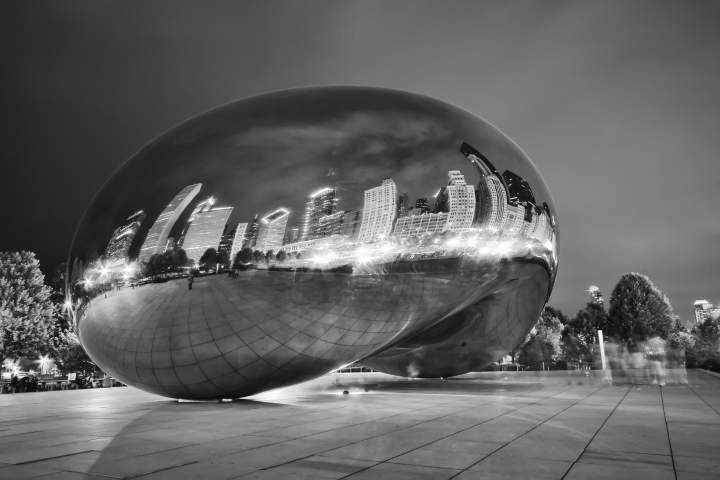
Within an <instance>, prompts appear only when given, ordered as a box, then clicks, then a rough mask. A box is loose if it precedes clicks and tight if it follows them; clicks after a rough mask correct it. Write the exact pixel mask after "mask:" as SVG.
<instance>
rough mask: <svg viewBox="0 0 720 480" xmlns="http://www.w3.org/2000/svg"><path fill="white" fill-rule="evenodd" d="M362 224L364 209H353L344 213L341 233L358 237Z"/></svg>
mask: <svg viewBox="0 0 720 480" xmlns="http://www.w3.org/2000/svg"><path fill="white" fill-rule="evenodd" d="M361 224H362V210H351V211H349V212H345V213H344V214H343V223H342V232H341V235H346V236H347V237H348V239H350V240H355V239H357V236H358V234H359V233H360V225H361Z"/></svg>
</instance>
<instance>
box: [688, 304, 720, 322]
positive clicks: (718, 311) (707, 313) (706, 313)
mask: <svg viewBox="0 0 720 480" xmlns="http://www.w3.org/2000/svg"><path fill="white" fill-rule="evenodd" d="M693 307H694V310H695V323H703V322H705V320H707V319H713V320H715V319H718V318H720V306H715V305H713V304H712V303H710V302H708V301H707V300H695V303H693Z"/></svg>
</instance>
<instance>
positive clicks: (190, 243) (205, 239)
mask: <svg viewBox="0 0 720 480" xmlns="http://www.w3.org/2000/svg"><path fill="white" fill-rule="evenodd" d="M232 211H233V207H213V208H209V209H207V210H203V211H201V212H198V213H196V214H194V215H193V219H192V221H191V222H190V226H189V228H188V230H187V233H186V234H185V241H184V242H183V245H182V248H183V249H184V250H185V253H186V254H187V257H188V258H189V259H192V260H195V261H199V260H200V257H202V255H203V253H205V251H206V250H208V249H209V248H214V249H216V250H217V249H218V248H219V247H220V239H221V237H222V234H223V231H224V230H225V224H226V223H227V221H228V218H230V214H231V213H232Z"/></svg>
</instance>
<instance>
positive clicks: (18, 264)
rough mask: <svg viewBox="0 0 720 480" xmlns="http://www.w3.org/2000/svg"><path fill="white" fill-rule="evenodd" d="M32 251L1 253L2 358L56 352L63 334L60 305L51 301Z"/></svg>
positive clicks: (0, 339) (0, 333)
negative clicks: (59, 323)
mask: <svg viewBox="0 0 720 480" xmlns="http://www.w3.org/2000/svg"><path fill="white" fill-rule="evenodd" d="M51 296H52V289H51V288H50V287H48V286H47V285H45V283H44V275H43V273H42V272H41V271H40V262H38V260H37V258H36V257H35V254H34V253H33V252H26V251H23V252H0V356H1V357H2V358H7V357H22V356H32V355H37V354H39V353H49V352H54V351H56V349H57V347H58V342H59V341H60V337H61V335H62V332H59V331H58V330H59V326H58V324H57V322H56V320H57V318H58V317H59V313H58V310H57V309H58V308H59V306H58V305H56V304H54V303H53V302H52V300H51Z"/></svg>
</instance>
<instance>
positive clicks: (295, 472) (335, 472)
mask: <svg viewBox="0 0 720 480" xmlns="http://www.w3.org/2000/svg"><path fill="white" fill-rule="evenodd" d="M373 465H375V462H372V461H366V460H352V459H348V458H333V457H323V456H313V457H308V458H304V459H302V460H296V461H294V462H290V463H286V464H284V465H280V466H278V467H273V468H270V469H267V470H258V471H256V472H253V473H250V474H248V475H243V476H242V477H240V478H243V479H248V480H250V479H257V480H262V479H277V478H292V479H307V480H314V479H337V478H344V477H346V476H348V475H351V474H353V473H355V472H358V471H360V470H364V469H366V468H369V467H371V466H373Z"/></svg>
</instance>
